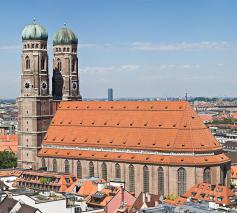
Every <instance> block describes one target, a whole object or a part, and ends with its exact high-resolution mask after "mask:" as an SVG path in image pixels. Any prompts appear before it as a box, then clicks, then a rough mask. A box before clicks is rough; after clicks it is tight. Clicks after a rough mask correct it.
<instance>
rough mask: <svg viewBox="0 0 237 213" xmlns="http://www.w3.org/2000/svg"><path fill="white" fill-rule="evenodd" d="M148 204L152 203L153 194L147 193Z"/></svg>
mask: <svg viewBox="0 0 237 213" xmlns="http://www.w3.org/2000/svg"><path fill="white" fill-rule="evenodd" d="M146 197H147V202H151V194H150V193H149V192H147V193H146Z"/></svg>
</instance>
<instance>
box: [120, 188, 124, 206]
mask: <svg viewBox="0 0 237 213" xmlns="http://www.w3.org/2000/svg"><path fill="white" fill-rule="evenodd" d="M120 191H121V207H123V206H124V188H123V186H120Z"/></svg>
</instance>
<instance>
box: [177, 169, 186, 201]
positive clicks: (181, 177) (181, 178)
mask: <svg viewBox="0 0 237 213" xmlns="http://www.w3.org/2000/svg"><path fill="white" fill-rule="evenodd" d="M185 192H186V170H185V169H184V168H183V167H181V168H179V169H178V195H179V196H180V195H182V194H184V193H185Z"/></svg>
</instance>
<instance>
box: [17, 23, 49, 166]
mask: <svg viewBox="0 0 237 213" xmlns="http://www.w3.org/2000/svg"><path fill="white" fill-rule="evenodd" d="M47 40H48V34H47V31H46V30H45V28H44V27H42V26H41V25H39V24H36V22H35V20H34V22H33V23H32V24H29V25H27V26H26V27H25V28H24V29H23V31H22V73H21V92H20V97H18V99H17V102H18V109H19V115H18V137H19V139H18V140H19V141H18V167H20V168H24V169H30V168H32V169H36V168H37V152H38V150H39V149H40V148H41V143H42V140H43V138H44V135H45V133H46V131H47V128H48V126H49V123H50V121H51V118H52V116H51V113H50V101H51V100H52V98H51V96H50V95H49V72H48V53H47Z"/></svg>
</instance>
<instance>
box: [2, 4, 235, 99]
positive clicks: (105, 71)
mask: <svg viewBox="0 0 237 213" xmlns="http://www.w3.org/2000/svg"><path fill="white" fill-rule="evenodd" d="M70 5H73V6H72V7H70ZM70 5H68V4H67V3H65V2H63V1H50V2H47V1H40V4H39V5H37V7H36V5H35V3H34V2H31V1H26V3H25V4H24V5H21V4H20V3H19V2H17V1H13V0H12V1H9V2H7V3H6V2H5V3H2V7H1V9H0V18H1V19H0V23H1V27H2V29H3V30H2V32H1V35H0V57H1V66H0V74H1V78H0V91H1V92H0V97H1V98H2V97H6V98H8V97H11V98H15V97H17V96H18V95H19V87H20V74H21V30H22V29H23V27H24V26H25V25H27V24H29V23H31V22H32V21H33V18H34V17H35V18H36V21H37V23H40V24H42V25H43V26H44V27H45V28H46V29H47V31H48V33H49V40H48V46H49V47H48V49H49V57H50V58H49V61H50V77H52V60H53V55H52V37H53V34H54V33H55V32H56V31H57V30H58V29H59V28H61V27H62V26H63V23H64V22H66V24H67V26H68V27H69V28H71V29H72V30H73V31H74V32H75V33H76V34H77V35H78V37H79V67H80V70H79V76H80V90H81V94H82V96H83V98H103V97H106V95H107V89H108V88H110V87H112V88H114V95H115V98H117V97H165V96H173V97H181V96H184V93H185V91H186V90H187V91H188V93H189V94H190V95H191V96H236V94H237V88H236V87H235V78H236V74H235V70H236V68H237V62H236V60H235V57H236V53H237V42H236V35H237V28H236V24H235V22H234V20H235V18H236V14H235V8H236V6H237V3H236V2H235V1H228V4H227V3H226V1H211V0H210V1H198V2H197V1H185V0H183V1H179V3H177V2H173V1H154V0H134V1H129V2H128V1H119V2H118V1H108V0H104V1H100V2H96V1H93V0H89V1H72V3H71V4H70Z"/></svg>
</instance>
